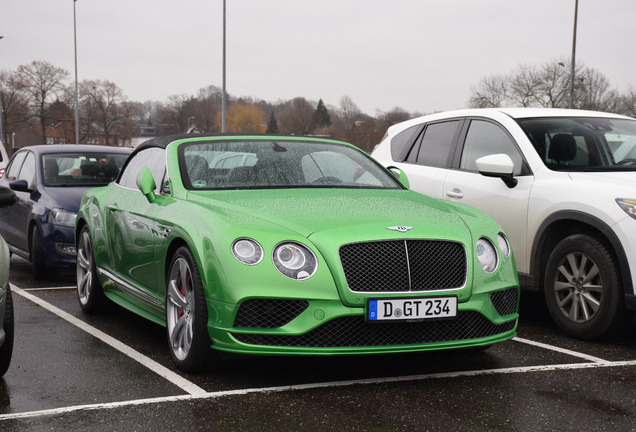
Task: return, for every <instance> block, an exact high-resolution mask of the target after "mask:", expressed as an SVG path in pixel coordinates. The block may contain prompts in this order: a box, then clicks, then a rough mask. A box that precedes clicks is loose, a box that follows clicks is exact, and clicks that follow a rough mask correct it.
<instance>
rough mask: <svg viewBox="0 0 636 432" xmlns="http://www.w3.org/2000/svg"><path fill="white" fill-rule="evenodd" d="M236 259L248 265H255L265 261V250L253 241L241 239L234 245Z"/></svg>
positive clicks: (233, 250) (233, 252) (233, 253)
mask: <svg viewBox="0 0 636 432" xmlns="http://www.w3.org/2000/svg"><path fill="white" fill-rule="evenodd" d="M232 255H234V258H236V259H237V260H239V261H240V262H242V263H243V264H247V265H254V264H258V263H259V262H261V260H262V259H263V248H262V247H261V245H260V244H258V242H256V241H255V240H252V239H247V238H241V239H237V240H235V241H234V243H232Z"/></svg>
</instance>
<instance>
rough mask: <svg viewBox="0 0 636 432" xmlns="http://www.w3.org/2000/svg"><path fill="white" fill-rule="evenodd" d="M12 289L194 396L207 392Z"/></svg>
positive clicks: (63, 314)
mask: <svg viewBox="0 0 636 432" xmlns="http://www.w3.org/2000/svg"><path fill="white" fill-rule="evenodd" d="M11 290H12V291H13V292H15V293H16V294H19V295H21V296H22V297H24V298H26V299H28V300H31V301H32V302H33V303H36V304H38V305H39V306H42V307H43V308H44V309H46V310H48V311H49V312H52V313H54V314H55V315H57V316H59V317H60V318H62V319H63V320H65V321H68V322H69V323H71V324H73V325H74V326H76V327H78V328H80V329H81V330H84V331H85V332H86V333H89V334H90V335H92V336H95V337H96V338H97V339H99V340H101V341H102V342H104V343H106V344H108V345H110V346H112V347H113V348H115V349H116V350H118V351H120V352H121V353H123V354H125V355H127V356H128V357H130V358H131V359H133V360H135V361H136V362H138V363H141V364H142V365H143V366H145V367H147V368H148V369H150V370H151V371H153V372H154V373H156V374H158V375H160V376H161V377H163V378H165V379H167V380H168V381H170V382H171V383H172V384H174V385H176V386H177V387H180V388H181V389H182V390H183V391H185V392H187V393H189V394H190V395H192V396H201V395H204V394H206V393H207V392H206V391H205V390H203V389H202V388H201V387H199V386H197V385H195V384H194V383H192V382H190V381H188V380H186V379H185V378H183V377H182V376H181V375H179V374H176V373H174V372H172V371H171V370H170V369H168V368H166V367H164V366H162V365H160V364H159V363H157V362H156V361H154V360H152V359H151V358H149V357H146V356H145V355H143V354H141V353H140V352H139V351H136V350H134V349H132V348H131V347H129V346H128V345H126V344H124V343H122V342H120V341H119V340H117V339H115V338H113V337H111V336H109V335H107V334H106V333H104V332H102V331H101V330H98V329H96V328H95V327H93V326H91V325H89V324H87V323H85V322H84V321H82V320H80V319H78V318H75V317H74V316H73V315H71V314H69V313H67V312H64V311H63V310H62V309H60V308H58V307H55V306H53V305H52V304H50V303H48V302H46V301H44V300H42V299H41V298H39V297H36V296H34V295H33V294H29V293H28V292H26V291H24V290H23V289H21V288H18V287H17V286H15V285H11Z"/></svg>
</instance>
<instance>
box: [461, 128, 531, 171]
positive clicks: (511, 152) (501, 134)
mask: <svg viewBox="0 0 636 432" xmlns="http://www.w3.org/2000/svg"><path fill="white" fill-rule="evenodd" d="M502 153H503V154H507V155H508V156H510V159H512V161H513V162H514V164H515V170H514V175H521V174H522V168H523V156H521V153H520V152H519V150H518V149H517V146H516V145H515V142H514V141H513V140H512V138H510V136H508V134H507V133H506V132H505V131H504V130H503V129H502V128H501V127H499V126H498V125H496V124H494V123H491V122H487V121H483V120H472V121H471V122H470V126H469V127H468V132H467V133H466V139H465V141H464V149H463V151H462V159H461V163H460V166H459V167H460V168H461V169H463V170H467V171H475V172H477V163H476V161H477V159H479V158H480V157H483V156H488V155H492V154H502Z"/></svg>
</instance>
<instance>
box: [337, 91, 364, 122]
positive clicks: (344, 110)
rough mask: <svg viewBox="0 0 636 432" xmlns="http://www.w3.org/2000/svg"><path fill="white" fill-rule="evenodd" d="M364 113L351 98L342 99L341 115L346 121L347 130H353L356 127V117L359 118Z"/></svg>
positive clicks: (344, 97)
mask: <svg viewBox="0 0 636 432" xmlns="http://www.w3.org/2000/svg"><path fill="white" fill-rule="evenodd" d="M361 113H362V111H361V110H360V108H358V105H356V104H355V103H354V102H353V99H351V97H350V96H343V97H341V98H340V114H341V116H342V119H343V120H344V124H345V128H346V129H347V130H351V128H353V127H354V126H355V123H354V122H355V121H356V117H358V116H359V115H360V114H361Z"/></svg>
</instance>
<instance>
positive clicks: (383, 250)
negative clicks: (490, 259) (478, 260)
mask: <svg viewBox="0 0 636 432" xmlns="http://www.w3.org/2000/svg"><path fill="white" fill-rule="evenodd" d="M339 255H340V262H341V264H342V269H343V271H344V274H345V279H346V281H347V285H348V286H349V289H350V290H351V291H352V292H356V293H401V292H404V293H408V292H429V291H442V290H449V289H461V288H463V287H464V286H465V285H466V277H467V273H468V271H467V257H466V249H465V248H464V245H463V244H461V243H459V242H454V241H444V240H383V241H375V242H364V243H350V244H346V245H343V246H341V247H340V250H339Z"/></svg>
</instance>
